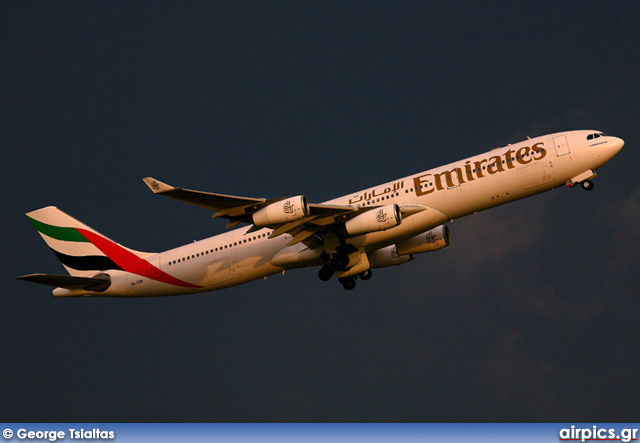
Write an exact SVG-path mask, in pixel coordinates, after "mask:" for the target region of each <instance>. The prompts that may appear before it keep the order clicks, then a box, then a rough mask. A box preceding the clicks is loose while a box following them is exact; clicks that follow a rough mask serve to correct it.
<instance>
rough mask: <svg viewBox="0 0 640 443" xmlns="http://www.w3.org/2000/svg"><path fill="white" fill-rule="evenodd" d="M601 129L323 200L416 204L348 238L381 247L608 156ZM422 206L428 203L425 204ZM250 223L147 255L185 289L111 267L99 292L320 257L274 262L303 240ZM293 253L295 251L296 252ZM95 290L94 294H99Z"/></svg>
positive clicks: (163, 288) (221, 280)
mask: <svg viewBox="0 0 640 443" xmlns="http://www.w3.org/2000/svg"><path fill="white" fill-rule="evenodd" d="M597 132H598V131H571V132H562V133H557V134H550V135H546V136H542V137H537V138H533V139H530V140H526V141H523V142H520V143H516V144H513V145H509V146H506V147H503V148H497V149H494V150H491V151H488V152H485V153H483V154H480V155H477V156H474V157H470V158H467V159H464V160H460V161H457V162H454V163H450V164H447V165H444V166H441V167H438V168H434V169H430V170H428V171H424V172H420V173H418V174H414V175H410V176H408V177H404V178H400V179H398V180H394V181H392V182H389V183H384V184H381V185H379V186H375V187H372V188H368V189H365V190H362V191H359V192H356V193H353V194H348V195H346V196H343V197H339V198H336V199H334V200H330V201H328V202H325V203H327V204H334V205H351V206H354V207H361V206H364V207H366V206H381V205H387V204H393V203H395V204H398V205H415V206H416V207H420V208H421V209H422V211H421V212H418V213H415V214H413V215H411V216H410V217H406V218H405V219H404V220H403V221H402V223H401V224H400V225H398V226H396V227H394V228H391V229H388V230H386V231H379V232H373V233H368V234H364V235H360V236H357V237H352V238H349V239H347V240H346V242H347V243H351V244H353V245H354V246H356V247H357V248H361V249H364V250H366V251H367V252H369V251H372V250H375V249H379V248H382V247H385V246H388V245H391V244H394V243H397V242H399V241H401V240H403V239H406V238H409V237H411V236H414V235H416V234H419V233H421V232H425V231H427V230H429V229H432V228H434V227H436V226H439V225H441V224H443V223H446V222H447V221H450V220H453V219H455V218H459V217H462V216H465V215H469V214H473V213H475V212H478V211H483V210H485V209H489V208H492V207H495V206H499V205H502V204H505V203H508V202H511V201H514V200H518V199H521V198H524V197H528V196H531V195H534V194H538V193H541V192H544V191H548V190H550V189H553V188H556V187H558V186H561V185H564V184H565V183H567V182H570V181H571V180H572V179H573V178H576V177H578V176H580V175H581V174H583V173H585V171H589V170H595V169H597V168H598V167H600V166H602V165H603V164H604V163H605V162H607V161H608V160H609V159H611V158H612V157H613V156H614V155H615V154H616V153H617V152H618V151H619V150H620V149H621V148H622V145H623V142H622V140H620V139H618V138H615V137H609V136H601V137H599V138H596V139H591V140H588V139H587V136H588V135H589V134H593V133H597ZM425 208H426V209H425ZM249 229H250V227H245V228H241V229H236V230H233V231H229V232H225V233H223V234H220V235H216V236H214V237H211V238H207V239H205V240H201V241H198V242H194V243H190V244H187V245H184V246H181V247H178V248H175V249H171V250H169V251H166V252H162V253H159V254H157V255H156V256H151V257H148V258H147V260H148V261H149V262H150V263H151V264H153V265H154V266H155V267H157V268H159V269H160V270H161V272H164V273H167V274H169V275H171V276H173V277H176V278H177V279H180V280H182V281H185V282H189V283H191V284H193V285H197V286H198V287H197V288H194V289H187V288H184V287H179V286H174V285H170V284H167V283H162V282H159V281H156V280H154V279H153V278H151V277H153V276H150V278H144V277H140V276H139V275H134V274H129V273H127V272H124V271H115V272H111V271H110V273H111V275H112V286H111V287H110V288H109V289H108V290H107V291H106V292H105V293H102V294H99V295H106V296H109V295H111V296H158V295H178V294H185V293H192V292H205V291H212V290H217V289H222V288H226V287H230V286H234V285H238V284H241V283H245V282H248V281H251V280H255V279H259V278H263V277H266V276H268V275H271V274H275V273H278V272H282V271H284V270H286V269H293V268H298V267H304V266H310V265H317V264H321V262H320V261H318V254H309V257H310V258H308V259H300V260H294V261H290V262H287V264H286V265H282V264H280V265H279V266H276V265H274V264H273V263H272V258H273V257H274V256H275V255H276V254H278V255H279V256H282V255H283V254H292V256H296V257H304V250H305V248H306V247H305V246H304V244H302V243H298V244H296V245H294V246H290V247H287V244H288V243H289V241H290V240H291V236H290V235H288V234H285V235H282V236H279V237H276V238H273V239H269V238H268V237H269V234H270V233H271V232H272V231H271V230H270V229H266V228H265V229H261V230H259V231H255V232H251V233H248V231H249ZM296 254H297V255H296ZM96 295H98V294H96Z"/></svg>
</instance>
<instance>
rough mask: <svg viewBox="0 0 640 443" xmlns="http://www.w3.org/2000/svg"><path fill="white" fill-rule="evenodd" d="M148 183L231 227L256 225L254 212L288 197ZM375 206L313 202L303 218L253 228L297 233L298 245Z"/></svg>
mask: <svg viewBox="0 0 640 443" xmlns="http://www.w3.org/2000/svg"><path fill="white" fill-rule="evenodd" d="M144 182H145V183H146V184H147V186H149V188H150V189H151V190H152V191H153V192H154V193H155V194H159V195H162V196H163V197H168V198H171V199H174V200H178V201H182V202H185V203H190V204H192V205H196V206H200V207H202V208H207V209H210V210H212V211H215V213H214V214H213V217H214V218H216V217H223V218H226V219H228V220H230V222H229V223H228V224H227V228H231V227H234V226H236V225H237V224H239V223H242V222H244V223H249V224H253V220H252V215H253V214H254V213H255V212H257V211H259V210H260V209H262V208H265V207H267V206H269V205H271V204H273V203H275V202H278V201H280V200H285V199H286V198H274V199H266V198H250V197H238V196H232V195H224V194H214V193H210V192H202V191H194V190H190V189H183V188H179V187H174V186H170V185H168V184H166V183H163V182H161V181H159V180H156V179H154V178H151V177H147V178H145V179H144ZM371 209H373V207H370V208H357V207H354V206H342V205H325V204H309V214H308V215H307V216H305V217H303V218H302V219H299V220H295V221H292V222H289V223H281V224H276V225H268V226H261V227H260V228H255V227H254V228H252V230H257V229H262V228H263V227H268V228H270V229H273V230H274V232H273V233H272V234H271V236H270V237H271V238H273V237H277V236H280V235H282V234H285V233H288V234H290V235H292V236H294V240H295V241H292V242H291V244H295V243H298V242H300V241H304V240H306V239H307V238H308V237H311V236H312V235H314V234H316V233H317V232H319V231H321V230H323V229H324V228H326V227H327V226H329V225H332V224H334V223H342V222H344V221H346V220H348V219H350V218H352V217H353V216H355V215H357V214H359V213H362V212H366V211H367V210H371Z"/></svg>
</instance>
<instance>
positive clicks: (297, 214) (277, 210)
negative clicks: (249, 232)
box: [253, 195, 309, 226]
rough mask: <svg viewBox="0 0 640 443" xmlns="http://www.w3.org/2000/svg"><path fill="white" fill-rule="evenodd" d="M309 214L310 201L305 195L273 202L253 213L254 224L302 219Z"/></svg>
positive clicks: (266, 224)
mask: <svg viewBox="0 0 640 443" xmlns="http://www.w3.org/2000/svg"><path fill="white" fill-rule="evenodd" d="M308 215H309V202H308V201H307V197H305V196H304V195H298V196H296V197H290V198H285V199H284V200H279V201H277V202H275V203H271V204H270V205H269V206H266V207H264V208H262V209H260V210H259V211H256V212H255V213H254V214H253V224H254V225H256V226H269V225H276V224H280V223H288V222H292V221H296V220H300V219H301V218H303V217H306V216H308Z"/></svg>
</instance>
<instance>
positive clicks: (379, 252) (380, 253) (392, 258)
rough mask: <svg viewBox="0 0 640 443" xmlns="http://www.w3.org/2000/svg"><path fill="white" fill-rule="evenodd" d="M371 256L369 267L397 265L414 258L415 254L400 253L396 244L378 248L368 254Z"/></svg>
mask: <svg viewBox="0 0 640 443" xmlns="http://www.w3.org/2000/svg"><path fill="white" fill-rule="evenodd" d="M367 256H368V258H369V267H370V268H371V269H373V268H386V267H388V266H397V265H401V264H403V263H407V262H409V261H411V260H413V255H399V254H398V251H397V249H396V246H395V245H391V246H387V247H386V248H382V249H376V250H375V251H373V252H370V253H369V254H367Z"/></svg>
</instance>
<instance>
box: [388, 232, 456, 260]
mask: <svg viewBox="0 0 640 443" xmlns="http://www.w3.org/2000/svg"><path fill="white" fill-rule="evenodd" d="M449 242H450V238H449V228H447V227H446V226H444V225H440V226H438V227H437V228H433V229H432V230H430V231H427V232H423V233H422V234H418V235H416V236H413V237H411V238H409V239H407V240H405V241H403V242H400V243H398V244H396V247H397V248H398V254H401V255H402V254H418V253H420V252H430V251H435V250H438V249H442V248H444V247H446V246H449Z"/></svg>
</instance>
